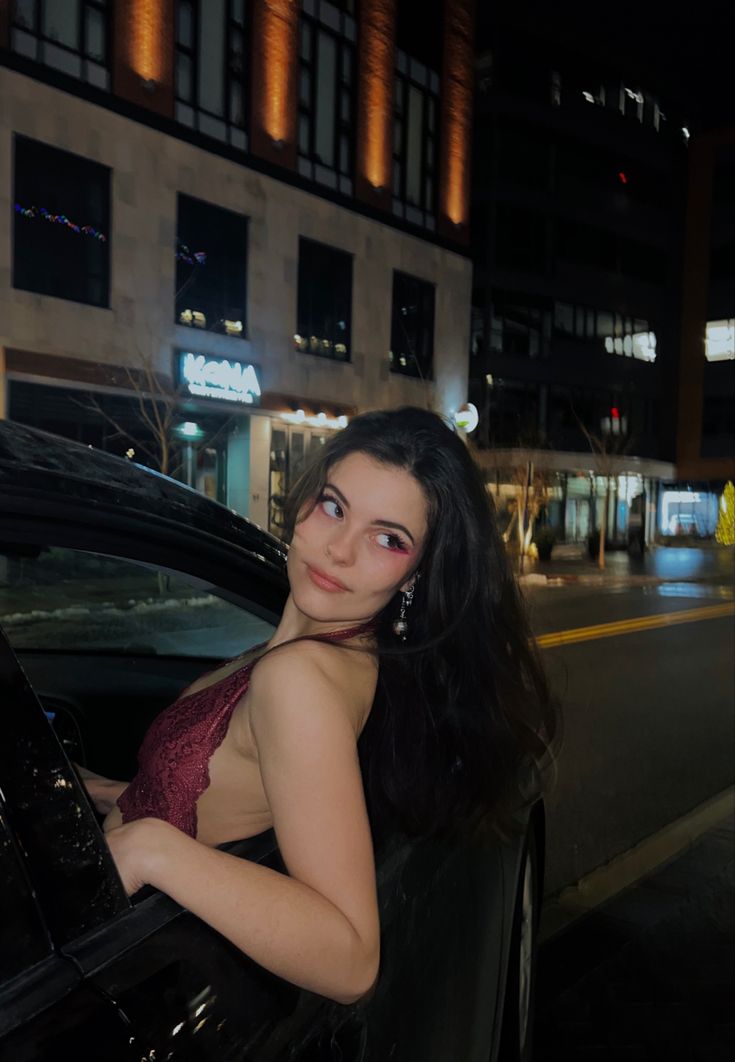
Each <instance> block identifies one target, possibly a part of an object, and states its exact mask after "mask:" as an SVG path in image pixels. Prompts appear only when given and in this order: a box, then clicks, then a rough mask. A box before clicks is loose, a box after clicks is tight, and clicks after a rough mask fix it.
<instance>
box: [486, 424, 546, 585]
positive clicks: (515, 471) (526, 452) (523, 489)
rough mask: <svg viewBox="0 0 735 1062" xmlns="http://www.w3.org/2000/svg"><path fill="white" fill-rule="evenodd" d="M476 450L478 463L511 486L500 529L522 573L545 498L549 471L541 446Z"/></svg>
mask: <svg viewBox="0 0 735 1062" xmlns="http://www.w3.org/2000/svg"><path fill="white" fill-rule="evenodd" d="M481 453H482V456H481V457H480V452H478V463H479V464H481V465H482V467H484V468H485V469H489V470H491V471H493V470H494V471H495V472H496V474H497V476H498V478H500V476H502V478H503V479H504V480H505V481H506V482H510V484H511V486H512V488H513V495H512V511H511V513H510V519H509V521H508V524H507V526H506V528H505V530H504V531H503V540H504V541H505V542H507V543H508V545H509V547H510V549H511V551H512V552H513V553H517V555H518V568H519V571H520V572H523V569H524V565H525V559H526V557H528V556H529V554H530V553H531V552H532V543H533V533H534V529H535V525H536V520H537V519H538V517H539V516H540V515H541V513H542V512H543V511H544V509H545V508H546V506H547V504H548V499H549V473H548V472H547V471H546V470H545V469H544V468H543V467H542V464H543V463H542V461H541V460H540V458H541V456H542V450H541V447H531V446H528V445H523V444H521V445H519V446H517V447H515V448H514V449H513V450H501V451H497V450H492V449H490V450H485V451H482V452H481Z"/></svg>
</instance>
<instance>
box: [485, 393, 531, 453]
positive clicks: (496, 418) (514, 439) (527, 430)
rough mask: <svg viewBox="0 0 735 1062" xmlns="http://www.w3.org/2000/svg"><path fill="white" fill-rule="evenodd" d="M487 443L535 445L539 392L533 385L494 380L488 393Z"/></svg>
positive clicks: (496, 444) (497, 444) (495, 444)
mask: <svg viewBox="0 0 735 1062" xmlns="http://www.w3.org/2000/svg"><path fill="white" fill-rule="evenodd" d="M487 401H488V423H489V441H490V444H491V445H494V446H519V445H523V444H524V443H528V444H534V443H536V442H537V441H538V438H539V431H540V427H541V425H540V421H539V409H540V390H539V385H538V384H536V383H527V382H525V381H522V380H507V379H495V380H494V381H493V383H492V385H491V386H489V389H488V396H487Z"/></svg>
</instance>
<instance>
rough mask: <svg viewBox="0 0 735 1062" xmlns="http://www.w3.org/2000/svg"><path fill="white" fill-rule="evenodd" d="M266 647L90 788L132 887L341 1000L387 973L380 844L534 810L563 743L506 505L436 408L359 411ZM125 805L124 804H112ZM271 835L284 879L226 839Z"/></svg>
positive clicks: (329, 472) (316, 468)
mask: <svg viewBox="0 0 735 1062" xmlns="http://www.w3.org/2000/svg"><path fill="white" fill-rule="evenodd" d="M287 525H288V527H289V531H290V536H291V542H290V550H289V555H288V578H289V584H290V594H289V597H288V600H287V602H286V606H285V608H284V612H283V616H282V618H281V621H280V623H279V625H278V627H277V629H276V631H275V633H274V635H273V637H272V638H271V640H270V642H269V643H268V645H267V646H265V647H263V648H261V649H259V650H256V651H255V652H254V653H253V654H251V655H250V656H249V657H243V658H239V659H237V660H234V661H230V662H228V663H226V664H223V665H222V666H221V667H220V668H219V669H218V670H217V671H215V672H213V673H211V674H209V675H206V676H204V677H203V678H201V679H200V680H198V681H197V682H195V683H194V684H193V685H192V686H190V687H189V689H188V690H186V691H185V693H184V694H182V696H181V697H180V698H179V700H178V701H177V702H176V703H175V704H174V705H172V706H171V708H169V709H167V710H166V711H165V712H164V713H162V714H161V715H160V716H159V717H158V718H157V719H156V721H155V722H154V724H153V726H152V727H151V730H150V731H149V733H148V735H147V736H146V739H145V741H144V744H143V746H142V749H141V755H140V772H139V774H138V775H137V776H136V778H135V779H134V780H133V782H131V783H130V785H129V786H127V787H125V786H124V783H108V782H105V780H102V779H99V778H97V777H96V776H94V777H90V779H89V781H88V782H87V785H88V788H89V790H90V793H91V794H92V795H93V797H94V799H95V800H96V801H97V802H98V806H99V807H100V809H102V808H105V809H107V808H109V807H110V806H112V810H111V811H110V813H109V815H108V816H107V819H106V821H105V829H106V830H107V831H108V832H107V840H108V842H109V845H110V849H111V852H112V855H113V858H114V859H115V862H116V865H117V867H118V870H119V872H120V876H121V878H122V881H123V884H124V885H125V888H126V890H127V891H128V893H131V894H132V893H134V892H135V891H136V890H137V889H139V888H140V887H141V886H143V885H145V884H150V885H153V886H155V887H156V888H158V889H160V890H162V891H163V892H165V893H167V894H168V895H170V896H172V897H173V898H174V899H175V900H176V901H178V902H179V903H180V904H182V905H183V906H184V907H186V908H188V909H189V910H190V911H192V912H193V913H194V914H196V915H197V916H199V917H200V918H202V919H203V920H204V921H206V922H207V923H209V925H211V926H212V927H214V928H215V929H216V930H218V931H219V932H220V933H222V934H223V935H224V936H226V937H227V938H228V939H229V940H231V941H232V942H233V943H234V944H235V945H236V946H237V947H239V948H240V949H242V951H243V952H245V953H246V954H247V955H249V956H250V957H251V958H253V959H254V960H255V961H257V962H259V963H261V964H262V965H263V966H265V967H266V968H267V969H269V970H271V971H272V972H274V973H276V974H277V975H279V976H281V977H284V978H286V979H288V980H290V981H292V982H294V983H295V984H298V985H300V986H302V987H304V988H307V989H309V990H311V991H314V992H318V993H321V994H323V995H325V996H327V997H329V998H331V999H333V1000H336V1001H338V1002H342V1003H349V1002H352V1001H354V1000H356V999H358V998H360V996H362V995H363V994H365V993H366V992H367V991H369V989H370V988H371V986H372V985H373V983H374V981H375V979H376V977H377V972H378V965H379V941H380V926H379V920H378V908H377V900H376V883H375V866H374V855H373V842H374V838H376V837H377V838H380V837H382V836H384V835H385V834H386V833H387V832H395V831H396V830H400V831H405V832H407V833H410V834H413V835H429V834H433V833H436V832H454V831H457V830H462V829H465V828H468V827H469V826H471V824H472V823H473V822H474V821H475V819H476V818H477V816H479V815H484V814H487V813H492V814H493V815H494V816H495V819H496V821H497V823H498V827H499V829H500V830H501V832H502V831H503V830H505V829H508V828H509V823H510V822H511V820H512V815H513V812H514V810H515V809H516V808H517V805H518V802H519V799H520V797H519V795H518V783H517V779H518V769H519V766H520V764H521V763H522V761H524V760H526V759H527V758H528V757H529V756H530V757H531V758H533V759H535V760H536V761H537V762H539V761H540V759H541V758H542V756H543V755H544V753H545V751H546V749H547V747H548V743H549V741H550V739H551V737H552V735H553V713H552V711H551V708H550V700H549V697H548V693H547V689H546V685H545V681H544V677H543V673H542V670H541V668H540V666H539V664H538V662H537V659H536V657H535V655H534V652H533V649H532V646H531V641H530V636H529V631H528V628H527V625H526V621H525V619H524V615H523V610H522V607H521V605H520V601H519V597H518V594H517V591H516V587H515V583H514V580H513V577H512V574H511V571H510V568H509V565H508V562H507V559H506V554H505V551H504V548H503V544H502V542H501V540H500V538H499V535H498V532H497V529H496V526H495V519H494V514H493V509H492V505H491V503H490V500H489V498H488V495H487V492H486V490H485V487H484V485H483V483H482V480H481V477H480V475H479V473H478V471H477V469H476V466H475V465H474V463H473V461H472V459H471V457H470V455H469V453H468V451H467V448H466V447H465V445H464V443H463V442H462V441H461V440H460V439H459V438H458V437H457V436H456V435H455V434H454V433H453V432H452V431H451V430H450V429H449V428H448V427H447V426H446V424H445V423H444V421H443V420H442V419H441V418H440V417H439V416H437V415H435V414H433V413H430V412H427V411H425V410H421V409H413V408H406V409H399V410H394V411H387V412H376V413H368V414H364V415H362V416H359V417H356V418H355V419H354V420H353V421H352V422H351V424H350V425H349V426H348V427H347V428H345V429H344V430H343V431H341V432H339V433H338V434H337V435H335V436H334V437H333V438H332V439H331V440H330V441H329V442H328V443H327V444H326V445H325V446H324V448H323V451H322V452H321V453H320V455H319V459H318V461H317V463H316V464H314V465H313V466H312V467H311V468H310V469H309V470H308V471H307V472H306V473H305V475H304V476H303V477H302V479H301V480H300V481H299V483H297V485H296V487H295V489H294V491H293V493H292V495H291V497H290V499H289V503H288V510H287ZM114 800H116V801H117V802H116V803H113V801H114ZM271 826H272V827H273V828H274V830H275V833H276V836H277V839H278V844H279V848H280V852H281V855H282V857H283V861H284V864H285V866H286V868H287V870H288V874H281V873H278V872H277V871H274V870H271V869H269V868H267V867H263V866H259V865H257V864H254V863H249V862H247V861H244V860H241V859H237V858H235V857H233V856H231V855H229V854H227V853H225V852H222V851H219V850H217V849H216V847H215V846H216V845H219V844H221V843H223V842H225V841H230V840H235V839H240V838H244V837H248V836H251V835H254V834H256V833H260V832H261V831H263V830H266V829H268V828H269V827H271Z"/></svg>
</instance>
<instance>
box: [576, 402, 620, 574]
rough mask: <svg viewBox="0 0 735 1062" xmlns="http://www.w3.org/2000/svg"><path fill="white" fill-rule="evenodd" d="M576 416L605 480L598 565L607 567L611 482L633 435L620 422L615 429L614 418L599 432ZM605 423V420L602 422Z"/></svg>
mask: <svg viewBox="0 0 735 1062" xmlns="http://www.w3.org/2000/svg"><path fill="white" fill-rule="evenodd" d="M575 417H576V420H577V423H578V425H579V429H580V431H581V432H582V434H583V435H584V437H585V439H586V440H587V444H588V445H589V448H590V450H591V451H592V453H593V454H594V465H595V471H596V472H597V474H598V475H599V476H601V477H602V478H603V479H604V480H605V500H604V504H603V506H602V513H601V516H600V526H599V528H598V531H599V535H600V545H599V549H598V553H597V565H598V567H599V568H604V567H605V539H606V537H607V513H608V509H609V508H610V484H611V481H612V479H613V478H614V477H615V476H616V475H617V472H618V466H619V460H618V459H619V458H620V457H621V456H622V454H624V453H625V452H626V451H627V449H628V447H629V445H630V442H631V437H630V436H629V435H628V434H627V433H626V431H625V426H624V424H620V423H619V424H618V431H614V430H613V424H614V422H613V420H612V418H611V420H610V424H609V427H610V430H609V431H606V430H601V431H600V433H599V434H597V433H596V432H593V431H590V429H589V428H588V427H587V425H586V424H584V423H583V422H582V421H581V420H580V419H579V417H577V416H576V413H575ZM602 423H603V425H604V424H605V422H604V421H603V422H602Z"/></svg>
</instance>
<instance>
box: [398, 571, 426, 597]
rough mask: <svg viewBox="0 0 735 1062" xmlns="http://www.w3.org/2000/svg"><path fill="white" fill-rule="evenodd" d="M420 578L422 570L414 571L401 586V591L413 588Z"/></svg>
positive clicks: (403, 592) (404, 591)
mask: <svg viewBox="0 0 735 1062" xmlns="http://www.w3.org/2000/svg"><path fill="white" fill-rule="evenodd" d="M420 578H421V572H414V573H413V575H409V577H408V579H406V581H405V583H404V584H403V586H402V587H401V588H400V589H401V593H402V594H405V593H406V592H407V591H408V590H412V589H413V588H414V586H415V585H416V583H417V582H418V581H419V579H420Z"/></svg>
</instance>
